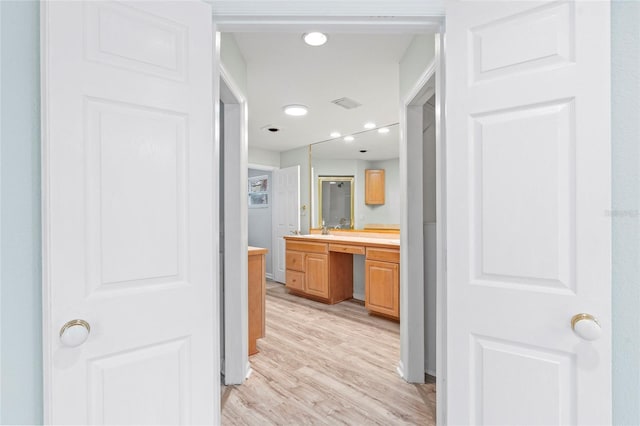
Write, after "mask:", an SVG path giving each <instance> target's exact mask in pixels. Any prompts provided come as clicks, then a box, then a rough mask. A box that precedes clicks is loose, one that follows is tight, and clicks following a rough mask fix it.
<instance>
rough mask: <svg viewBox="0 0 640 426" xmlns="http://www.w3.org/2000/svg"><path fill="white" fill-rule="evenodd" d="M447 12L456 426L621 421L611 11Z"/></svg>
mask: <svg viewBox="0 0 640 426" xmlns="http://www.w3.org/2000/svg"><path fill="white" fill-rule="evenodd" d="M446 13H447V16H446V18H447V27H446V31H447V33H446V49H447V64H446V68H447V76H446V85H447V87H446V95H447V111H446V113H447V142H446V145H447V244H448V251H447V274H448V283H447V300H448V303H447V325H446V327H447V355H448V356H447V397H446V399H447V410H446V411H447V422H448V423H449V424H486V425H500V424H501V425H527V424H530V425H549V424H557V425H560V424H580V425H586V424H598V425H603V424H609V423H610V422H611V383H610V381H611V379H610V376H611V372H610V370H611V335H610V330H611V312H610V294H611V269H610V221H609V219H608V218H607V217H606V214H605V212H606V211H607V210H608V209H609V208H610V207H609V206H610V185H611V180H610V170H609V167H610V135H609V114H610V111H609V81H610V77H609V31H610V30H609V4H608V2H606V1H584V2H580V1H578V2H571V1H560V2H547V1H544V2H522V1H504V2H485V1H453V0H452V1H448V2H447V12H446ZM578 313H587V314H591V315H593V316H594V317H595V318H596V319H597V321H599V325H600V327H601V336H600V338H599V339H598V340H595V341H588V340H585V339H583V338H581V337H579V336H578V335H577V334H576V333H575V332H573V331H572V327H571V319H572V317H573V316H574V315H575V314H578ZM584 321H586V322H582V324H580V325H579V326H578V327H582V326H587V327H589V326H593V327H594V328H597V326H596V325H595V323H594V322H590V321H589V320H584Z"/></svg>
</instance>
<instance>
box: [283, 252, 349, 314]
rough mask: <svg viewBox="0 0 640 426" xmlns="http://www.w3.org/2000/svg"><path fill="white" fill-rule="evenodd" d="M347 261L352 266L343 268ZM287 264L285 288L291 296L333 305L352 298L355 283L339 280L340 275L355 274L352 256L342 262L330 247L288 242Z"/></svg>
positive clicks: (342, 259) (347, 265)
mask: <svg viewBox="0 0 640 426" xmlns="http://www.w3.org/2000/svg"><path fill="white" fill-rule="evenodd" d="M330 256H331V264H330V262H329V257H330ZM347 261H348V262H349V263H348V264H344V265H343V263H345V262H347ZM286 262H287V263H286V268H287V271H286V283H285V284H286V287H287V289H289V291H290V292H292V293H295V294H297V295H299V296H306V297H309V298H311V299H315V300H319V301H321V302H325V303H330V304H333V303H338V302H341V301H343V300H345V299H348V298H350V297H351V295H352V293H353V279H352V278H349V279H348V280H341V279H335V275H336V272H338V271H343V270H345V269H348V270H352V269H351V263H352V262H351V260H350V256H349V255H347V258H344V257H342V258H340V257H337V256H335V255H334V253H331V254H330V253H329V247H328V244H327V243H311V242H301V241H289V240H288V241H287V250H286ZM332 271H333V275H331V272H332ZM330 277H333V278H332V279H330Z"/></svg>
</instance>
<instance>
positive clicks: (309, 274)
mask: <svg viewBox="0 0 640 426" xmlns="http://www.w3.org/2000/svg"><path fill="white" fill-rule="evenodd" d="M305 280H306V281H305V292H306V293H308V294H310V295H312V296H317V297H323V298H329V262H328V260H327V255H326V254H315V253H308V254H307V255H306V259H305Z"/></svg>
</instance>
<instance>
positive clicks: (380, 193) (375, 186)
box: [364, 169, 384, 205]
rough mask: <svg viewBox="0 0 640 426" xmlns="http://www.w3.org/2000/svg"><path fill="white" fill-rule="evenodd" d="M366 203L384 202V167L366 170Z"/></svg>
mask: <svg viewBox="0 0 640 426" xmlns="http://www.w3.org/2000/svg"><path fill="white" fill-rule="evenodd" d="M364 202H365V204H373V205H375V204H384V169H367V170H365V171H364Z"/></svg>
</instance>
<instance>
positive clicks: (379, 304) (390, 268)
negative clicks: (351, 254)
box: [365, 260, 400, 318]
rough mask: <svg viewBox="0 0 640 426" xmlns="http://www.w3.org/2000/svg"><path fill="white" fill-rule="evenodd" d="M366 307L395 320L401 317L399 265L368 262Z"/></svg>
mask: <svg viewBox="0 0 640 426" xmlns="http://www.w3.org/2000/svg"><path fill="white" fill-rule="evenodd" d="M365 263H366V268H365V270H366V271H365V280H366V286H365V287H366V292H365V293H366V294H365V306H366V308H367V309H368V310H369V311H371V312H377V313H380V314H383V315H387V316H390V317H393V318H399V317H400V301H399V299H400V274H399V268H398V264H397V263H390V262H378V261H375V260H367V261H366V262H365Z"/></svg>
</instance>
